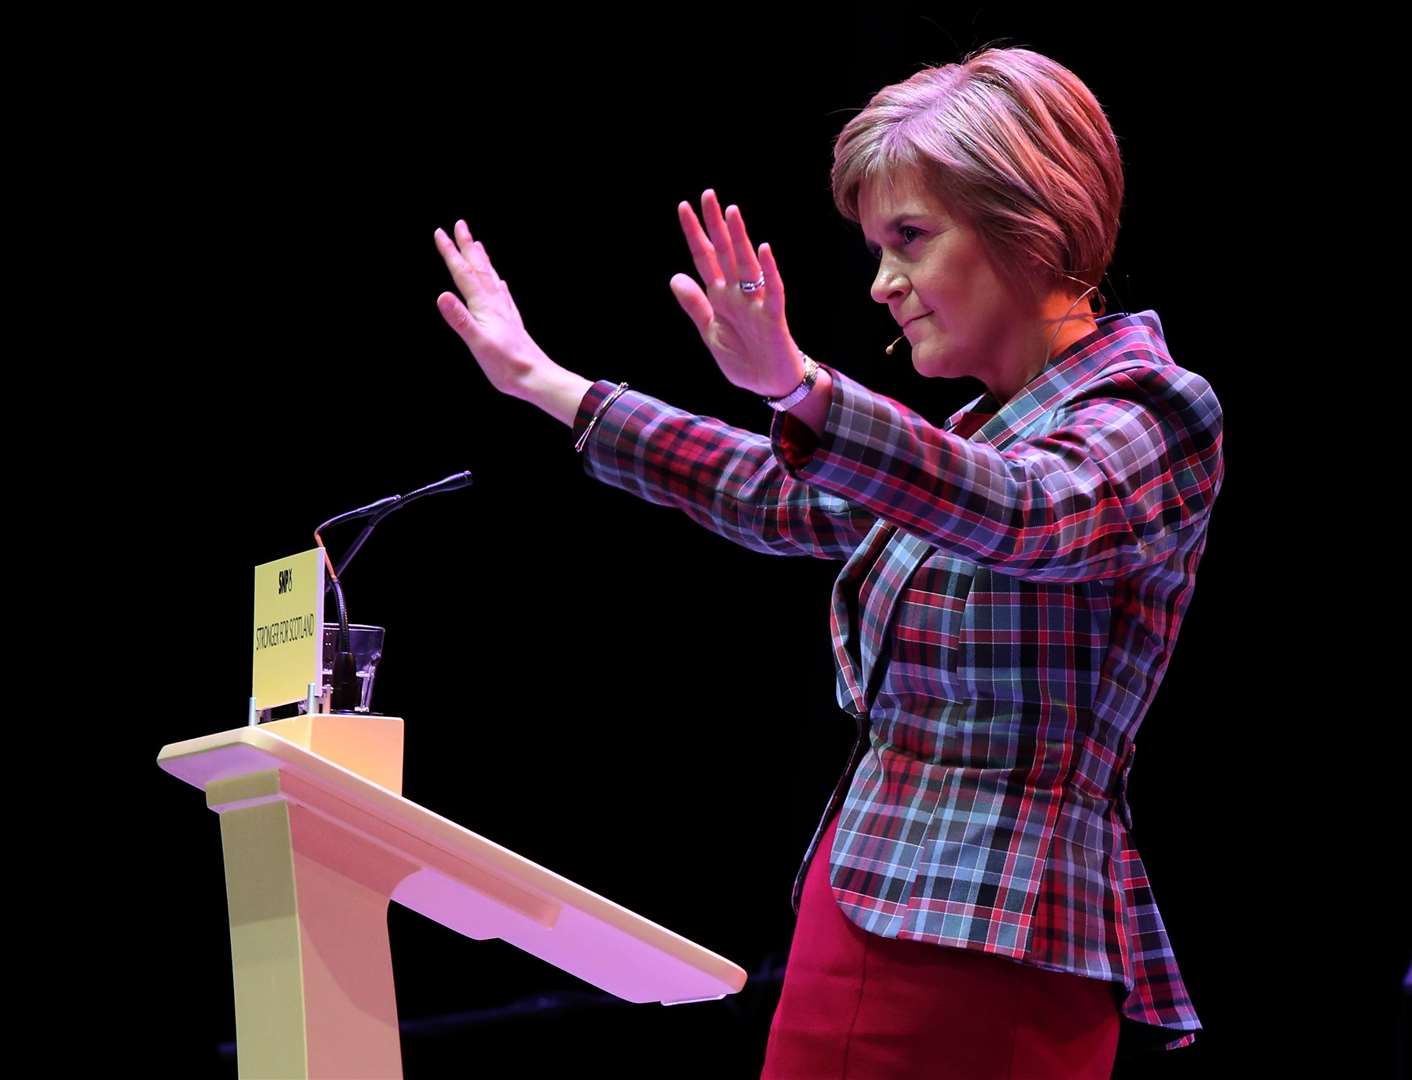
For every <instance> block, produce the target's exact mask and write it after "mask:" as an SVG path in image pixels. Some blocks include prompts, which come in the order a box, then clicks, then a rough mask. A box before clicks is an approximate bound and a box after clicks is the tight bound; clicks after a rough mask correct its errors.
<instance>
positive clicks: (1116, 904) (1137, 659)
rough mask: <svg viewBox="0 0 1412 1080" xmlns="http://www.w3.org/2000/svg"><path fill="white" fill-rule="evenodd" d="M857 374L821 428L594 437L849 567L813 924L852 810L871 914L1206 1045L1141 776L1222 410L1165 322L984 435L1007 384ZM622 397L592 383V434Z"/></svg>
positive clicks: (681, 490) (861, 904)
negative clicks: (1143, 843)
mask: <svg viewBox="0 0 1412 1080" xmlns="http://www.w3.org/2000/svg"><path fill="white" fill-rule="evenodd" d="M829 371H830V374H831V375H832V377H833V388H832V391H831V399H830V403H829V407H828V413H827V417H826V419H825V422H824V430H823V432H822V433H821V434H820V435H818V436H815V435H814V433H813V432H812V431H810V430H809V429H808V428H807V427H806V426H805V425H804V424H802V423H801V422H800V421H798V420H797V419H796V418H794V417H792V416H790V415H789V414H777V415H776V417H775V419H774V422H773V425H772V428H771V433H770V436H769V437H768V438H767V437H765V436H763V435H757V434H753V433H750V432H746V431H742V430H740V429H738V428H733V427H730V426H728V425H726V424H723V423H721V422H720V421H718V420H713V419H710V418H704V417H698V416H692V415H690V414H688V413H685V412H682V411H680V410H677V409H674V408H672V407H670V406H668V405H665V404H663V403H661V402H659V401H657V400H656V399H654V398H651V397H648V396H646V395H644V394H640V393H636V392H633V391H627V392H625V393H623V394H622V395H621V396H619V398H618V399H617V400H616V401H615V402H613V404H612V405H611V406H609V408H608V409H607V410H605V412H604V414H603V416H602V417H601V418H600V419H599V421H598V424H597V426H596V428H595V429H594V431H593V432H592V435H591V437H590V439H589V441H588V442H587V444H586V446H585V448H584V449H585V454H584V467H585V469H586V471H587V472H588V473H589V475H591V476H594V477H596V478H598V479H600V480H602V481H604V482H606V483H609V484H612V485H614V486H615V487H619V488H622V489H624V490H626V491H630V492H632V493H634V494H636V495H639V496H641V497H642V498H644V499H647V500H648V501H650V502H653V503H658V504H662V505H668V506H674V507H677V508H678V509H680V510H682V511H683V512H685V513H686V514H687V515H688V516H690V517H691V518H692V520H694V521H696V522H698V523H699V524H701V525H703V526H705V527H706V528H709V529H711V530H712V531H714V532H716V533H718V534H720V535H721V536H724V537H726V538H727V539H729V540H732V541H734V542H736V543H738V544H741V545H743V546H745V547H748V548H750V549H752V550H756V551H761V552H767V553H772V554H780V555H811V556H815V557H818V558H826V559H835V560H841V561H842V562H843V568H842V570H841V571H840V573H839V575H838V578H837V580H836V581H835V583H834V589H833V601H832V611H831V617H830V621H831V627H832V635H833V651H834V659H835V665H836V671H837V692H838V701H839V704H840V706H841V707H842V708H843V709H844V710H845V711H846V712H848V713H849V714H851V715H852V716H853V717H854V718H855V719H856V721H857V723H858V726H859V740H858V742H857V744H856V745H855V748H854V754H853V756H852V758H851V759H850V761H849V765H848V768H847V769H846V770H845V772H844V775H843V777H842V778H841V779H840V782H839V786H838V788H837V789H836V790H835V792H834V797H833V799H831V800H830V805H829V807H828V809H826V811H825V815H824V820H822V821H821V822H820V825H819V828H818V829H817V830H816V831H815V834H814V840H813V841H812V842H811V844H810V846H809V851H808V853H806V855H805V860H804V862H805V865H804V866H802V867H801V868H800V871H799V875H798V878H797V880H796V884H795V896H794V899H795V909H796V911H797V910H798V897H799V892H800V886H801V885H802V882H803V880H804V871H805V867H807V865H808V862H809V859H810V857H811V856H812V855H813V852H814V848H815V847H816V846H817V843H818V839H819V836H820V835H821V834H822V832H823V829H824V825H825V823H826V821H827V819H828V817H829V816H830V814H831V812H832V810H833V809H834V807H835V805H836V804H837V802H838V801H839V800H840V799H842V810H841V816H840V820H839V827H838V830H837V834H836V837H835V840H834V845H833V850H832V851H830V852H829V855H828V858H829V879H830V883H831V886H832V889H833V893H834V897H835V899H836V900H837V901H838V904H839V906H840V908H841V909H842V911H843V912H844V913H845V915H846V916H847V917H848V918H849V919H850V920H851V921H852V922H854V923H855V924H856V925H858V926H860V927H862V928H863V929H864V930H867V931H870V932H872V933H876V934H880V935H882V936H884V937H893V938H902V939H909V940H915V941H920V942H931V943H934V944H938V945H947V946H952V947H957V948H968V949H980V950H984V951H986V952H989V953H993V954H996V955H999V956H1005V957H1009V958H1011V959H1013V960H1016V961H1019V962H1022V963H1026V964H1032V965H1035V966H1038V967H1041V968H1046V969H1049V970H1054V971H1064V972H1070V973H1073V974H1076V975H1082V976H1087V977H1090V978H1097V979H1104V980H1111V981H1114V982H1120V983H1122V985H1123V987H1124V990H1125V991H1126V996H1125V999H1124V1001H1123V1006H1122V1011H1123V1014H1124V1016H1126V1017H1127V1018H1129V1019H1131V1020H1134V1021H1137V1022H1139V1023H1144V1024H1149V1025H1154V1026H1155V1027H1158V1028H1163V1029H1166V1031H1165V1032H1164V1033H1163V1034H1164V1035H1165V1036H1166V1037H1168V1038H1169V1040H1170V1041H1168V1042H1167V1045H1168V1046H1171V1047H1175V1046H1182V1045H1185V1044H1187V1043H1189V1042H1191V1041H1192V1040H1193V1039H1194V1037H1195V1035H1194V1032H1195V1031H1197V1030H1199V1029H1200V1027H1201V1024H1200V1022H1199V1021H1198V1019H1197V1017H1196V1012H1195V1009H1194V1008H1193V1007H1192V1003H1191V1001H1190V998H1189V996H1188V994H1187V991H1186V987H1185V985H1184V984H1183V982H1182V978H1181V974H1180V972H1179V971H1178V968H1177V964H1176V960H1175V957H1174V956H1173V953H1172V949H1171V945H1170V943H1169V941H1168V938H1167V933H1166V930H1165V928H1164V926H1163V923H1162V918H1161V916H1160V914H1159V913H1158V910H1157V906H1156V903H1155V902H1154V899H1153V896H1152V890H1151V887H1150V885H1149V883H1148V879H1147V874H1146V871H1145V869H1144V867H1143V864H1142V859H1141V858H1140V857H1139V856H1138V853H1137V851H1136V849H1135V848H1134V846H1133V844H1132V842H1131V840H1130V838H1129V830H1130V829H1131V828H1132V819H1131V815H1130V813H1129V810H1128V806H1127V801H1126V784H1127V776H1128V770H1129V769H1130V768H1131V767H1132V761H1133V748H1134V747H1133V741H1134V735H1135V734H1136V732H1137V729H1138V726H1139V724H1140V723H1141V722H1142V719H1143V716H1144V715H1145V714H1146V712H1147V709H1148V707H1149V705H1150V704H1151V702H1152V699H1153V696H1154V695H1155V693H1156V691H1157V687H1158V685H1159V683H1160V682H1161V680H1162V676H1163V673H1164V672H1165V671H1166V667H1167V664H1168V661H1169V660H1170V658H1171V655H1172V649H1173V646H1174V644H1175V642H1176V638H1177V631H1178V629H1179V627H1180V625H1181V621H1182V616H1183V614H1184V613H1185V611H1186V609H1187V606H1188V604H1189V602H1190V600H1191V594H1192V589H1193V586H1194V584H1195V574H1196V567H1197V564H1198V562H1199V561H1200V558H1201V555H1202V552H1203V551H1204V549H1205V546H1206V528H1207V523H1208V521H1209V516H1210V511H1211V505H1212V502H1213V501H1214V499H1215V498H1216V495H1217V493H1218V491H1219V490H1220V486H1221V480H1222V475H1223V471H1224V469H1223V463H1222V456H1221V442H1222V436H1221V428H1222V424H1221V408H1220V404H1219V402H1218V401H1217V400H1216V396H1215V394H1214V393H1213V392H1212V390H1211V387H1210V385H1209V384H1208V383H1207V382H1206V381H1205V380H1204V379H1202V378H1201V377H1200V376H1198V375H1195V374H1193V373H1192V372H1189V371H1185V370H1183V369H1182V368H1180V367H1178V366H1177V365H1176V364H1174V363H1173V362H1172V360H1171V358H1170V357H1169V356H1168V354H1167V348H1166V343H1165V340H1164V338H1163V335H1162V326H1161V323H1160V321H1159V320H1158V317H1157V315H1156V313H1155V312H1152V311H1144V312H1140V313H1138V314H1135V315H1128V314H1117V315H1110V316H1106V317H1103V318H1100V319H1099V320H1098V330H1097V331H1096V332H1095V333H1093V334H1090V335H1089V336H1088V337H1086V338H1084V339H1082V340H1080V341H1078V342H1075V343H1074V344H1072V345H1071V346H1069V348H1067V349H1066V350H1064V351H1063V352H1062V353H1060V354H1058V355H1057V356H1055V357H1054V358H1052V359H1051V360H1050V362H1049V364H1048V365H1047V366H1046V367H1045V369H1044V370H1043V371H1041V372H1040V373H1039V374H1038V375H1036V376H1035V377H1034V378H1033V379H1032V380H1030V382H1029V383H1028V384H1027V385H1026V386H1025V387H1024V388H1023V389H1021V390H1020V391H1019V393H1018V394H1016V395H1015V397H1013V398H1012V399H1011V400H1010V401H1008V402H1006V403H1005V404H1004V406H1003V407H1001V408H1000V409H999V410H998V411H996V412H995V414H994V415H993V416H992V417H991V418H990V419H989V420H987V421H985V422H984V423H983V424H982V425H981V426H980V427H979V429H978V430H976V431H974V432H973V433H972V434H971V435H969V436H968V437H966V438H962V437H961V436H959V435H955V434H952V433H951V429H952V428H953V427H955V426H956V425H957V423H958V422H959V421H960V420H961V419H962V418H963V417H964V416H965V415H966V413H967V412H969V411H970V409H971V408H972V407H974V406H975V405H977V404H978V403H980V402H981V401H982V400H984V399H987V398H988V395H983V396H982V398H978V399H977V400H976V401H975V402H972V403H971V404H970V405H967V406H966V407H964V408H963V409H961V410H959V411H958V412H957V413H955V414H954V415H953V416H951V417H950V418H949V419H948V420H947V421H946V422H945V423H944V424H942V425H941V427H940V428H938V427H935V426H933V425H932V424H930V423H928V422H927V421H926V420H925V419H923V418H922V417H921V416H919V415H917V414H916V413H915V412H913V411H911V410H909V409H908V408H906V407H905V406H903V405H901V404H899V403H897V402H895V401H893V400H891V399H889V398H886V397H883V396H881V395H879V394H875V393H872V392H871V391H869V390H867V389H866V388H865V387H863V386H861V385H860V384H858V383H857V382H855V381H853V380H852V379H850V378H848V377H847V376H845V375H842V374H841V373H839V372H838V371H837V370H836V369H834V368H832V367H830V368H829ZM613 388H614V385H613V384H612V383H609V382H606V381H600V382H598V383H595V384H594V386H593V387H592V388H591V389H590V390H589V392H588V393H587V394H586V395H585V397H584V399H583V401H582V402H581V404H580V407H579V411H578V415H577V416H576V418H575V422H574V435H575V437H576V438H577V436H578V435H580V434H581V433H582V432H583V430H584V429H585V428H586V427H587V425H588V424H589V422H590V420H591V419H592V417H593V416H594V415H595V413H596V411H597V410H598V408H599V406H600V405H601V404H602V403H603V401H604V400H605V399H606V398H607V397H608V396H609V395H610V394H611V392H612V390H613ZM992 404H993V402H992ZM845 789H846V797H844V792H845Z"/></svg>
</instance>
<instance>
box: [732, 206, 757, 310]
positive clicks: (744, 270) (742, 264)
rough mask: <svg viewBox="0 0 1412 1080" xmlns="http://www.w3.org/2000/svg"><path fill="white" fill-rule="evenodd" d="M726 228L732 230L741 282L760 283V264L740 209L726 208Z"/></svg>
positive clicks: (733, 248)
mask: <svg viewBox="0 0 1412 1080" xmlns="http://www.w3.org/2000/svg"><path fill="white" fill-rule="evenodd" d="M726 227H727V228H729V229H730V234H731V250H732V251H734V252H735V265H736V269H737V270H739V271H740V280H741V281H759V280H760V263H759V262H758V261H757V260H756V258H755V249H754V247H753V246H752V245H751V243H750V237H749V236H748V235H747V234H746V231H745V219H744V218H743V217H741V216H740V207H738V206H735V205H731V206H728V207H726ZM752 295H754V294H752Z"/></svg>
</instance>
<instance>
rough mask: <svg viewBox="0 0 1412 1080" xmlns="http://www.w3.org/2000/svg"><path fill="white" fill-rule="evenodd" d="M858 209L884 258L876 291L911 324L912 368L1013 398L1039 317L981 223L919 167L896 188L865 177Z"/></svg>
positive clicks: (907, 329)
mask: <svg viewBox="0 0 1412 1080" xmlns="http://www.w3.org/2000/svg"><path fill="white" fill-rule="evenodd" d="M858 214H859V219H860V223H861V224H862V227H863V236H864V238H865V240H866V241H867V244H868V249H869V250H870V251H871V252H872V253H873V254H874V256H875V257H876V258H878V272H877V276H876V277H875V278H874V279H873V285H872V289H871V292H872V297H873V299H874V300H876V301H877V302H878V303H880V304H886V305H887V306H888V308H889V309H891V311H892V316H893V318H894V319H896V320H897V323H898V325H899V326H901V327H903V331H902V332H903V334H904V336H905V337H906V338H907V340H908V342H909V343H910V344H911V347H912V366H913V367H915V368H916V369H917V371H918V373H920V374H922V375H926V376H930V377H940V378H946V379H958V378H961V377H962V376H972V377H974V378H977V379H980V380H981V381H982V382H984V383H985V384H986V386H987V388H988V389H989V390H990V391H991V392H992V393H993V394H995V395H996V397H997V398H999V400H1000V401H1002V402H1003V401H1006V400H1008V397H1009V395H1010V394H1012V393H1013V392H1014V391H1015V390H1017V389H1019V387H1020V386H1023V385H1024V382H1025V381H1027V379H1028V375H1027V374H1026V373H1025V371H1024V370H1023V368H1024V362H1025V357H1026V356H1028V357H1029V359H1030V361H1031V362H1033V360H1034V358H1035V348H1034V346H1033V344H1032V341H1033V338H1034V332H1035V316H1034V313H1033V312H1032V311H1026V310H1025V307H1024V305H1023V304H1022V302H1021V301H1020V300H1018V299H1016V298H1015V297H1014V296H1013V295H1012V294H1011V292H1010V290H1009V289H1008V288H1007V287H1006V285H1005V282H1004V281H1003V280H1002V279H1001V277H1000V276H999V274H997V272H996V270H995V268H994V266H993V265H992V264H991V261H990V258H989V256H988V254H987V253H986V251H985V248H984V246H983V245H982V243H981V238H980V236H979V235H978V234H977V233H976V231H975V229H973V228H972V227H971V226H970V225H968V224H966V223H965V222H964V221H962V220H961V219H960V218H958V217H956V216H954V215H952V214H951V213H950V212H948V210H947V209H946V207H945V206H943V205H942V204H941V202H940V201H939V200H938V199H937V198H936V196H934V195H933V194H931V192H929V191H927V190H926V188H925V187H924V186H923V185H922V183H921V182H920V178H919V176H918V174H917V173H916V172H915V171H914V170H908V171H906V172H901V173H898V174H895V175H894V184H893V185H892V188H891V189H889V187H888V185H887V183H886V182H885V181H882V180H878V181H874V182H865V183H864V184H863V186H862V188H861V189H860V191H859V197H858ZM1039 348H1040V350H1041V351H1042V349H1043V342H1042V339H1041V342H1040V346H1039ZM1016 379H1018V380H1019V381H1018V382H1015V380H1016ZM1011 383H1013V384H1014V385H1013V386H1011V385H1010V384H1011ZM1007 391H1008V392H1007ZM1002 393H1006V396H1004V397H1001V396H1000V395H1001V394H1002Z"/></svg>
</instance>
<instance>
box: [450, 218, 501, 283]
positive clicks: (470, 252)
mask: <svg viewBox="0 0 1412 1080" xmlns="http://www.w3.org/2000/svg"><path fill="white" fill-rule="evenodd" d="M456 243H457V245H458V246H459V247H460V249H461V254H462V255H463V256H464V257H465V259H466V261H467V262H468V263H470V264H471V268H472V269H473V270H474V271H475V272H476V273H478V274H484V275H485V276H486V277H488V278H489V279H490V280H491V281H492V282H498V281H499V280H500V275H499V274H497V273H496V272H495V268H494V267H493V266H491V265H490V256H489V255H487V254H486V253H485V245H484V244H482V243H481V242H480V241H479V240H474V239H472V237H471V230H470V227H469V226H468V225H467V224H466V223H465V222H464V221H457V222H456Z"/></svg>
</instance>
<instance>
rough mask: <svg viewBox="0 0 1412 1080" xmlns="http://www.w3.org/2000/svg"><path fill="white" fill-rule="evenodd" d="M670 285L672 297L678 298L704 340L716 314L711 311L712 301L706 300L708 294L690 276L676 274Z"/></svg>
mask: <svg viewBox="0 0 1412 1080" xmlns="http://www.w3.org/2000/svg"><path fill="white" fill-rule="evenodd" d="M669 284H670V285H671V289H672V295H673V296H675V297H676V298H677V303H678V304H680V305H681V306H682V310H683V311H685V312H686V313H687V315H688V316H689V317H690V319H691V321H692V322H693V323H694V324H695V326H696V331H697V333H699V334H700V335H701V336H702V337H703V338H704V337H705V336H706V328H707V327H708V326H710V325H711V320H712V319H713V318H714V317H715V312H714V311H712V310H711V301H709V300H707V299H706V294H705V293H704V292H702V291H701V286H700V285H698V284H696V279H695V278H693V277H691V275H689V274H674V275H673V276H672V280H671V282H670V283H669Z"/></svg>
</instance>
